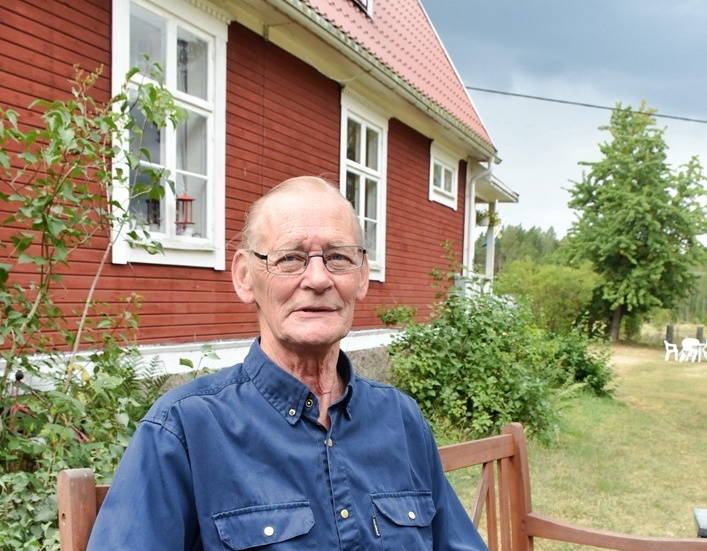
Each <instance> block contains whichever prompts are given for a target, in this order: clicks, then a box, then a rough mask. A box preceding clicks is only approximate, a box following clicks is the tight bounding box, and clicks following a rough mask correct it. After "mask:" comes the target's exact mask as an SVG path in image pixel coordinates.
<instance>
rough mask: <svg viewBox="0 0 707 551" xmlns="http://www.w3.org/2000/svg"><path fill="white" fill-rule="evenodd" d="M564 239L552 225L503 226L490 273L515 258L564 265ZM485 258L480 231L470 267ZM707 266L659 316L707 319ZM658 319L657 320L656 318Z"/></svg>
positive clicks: (480, 269) (476, 267)
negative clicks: (688, 290) (678, 300)
mask: <svg viewBox="0 0 707 551" xmlns="http://www.w3.org/2000/svg"><path fill="white" fill-rule="evenodd" d="M563 241H564V239H558V237H557V234H556V233H555V230H554V229H553V228H550V229H548V230H543V229H541V228H539V227H535V226H534V227H532V228H530V229H524V228H523V227H522V226H506V227H503V228H502V229H501V230H500V231H499V232H498V234H497V236H496V239H495V254H494V257H495V259H494V262H495V265H494V274H495V275H496V276H498V275H499V274H502V273H503V271H504V270H505V269H506V268H507V267H508V266H510V265H511V264H512V263H513V262H517V261H526V262H528V261H530V262H533V263H535V264H557V265H561V266H565V265H568V262H567V260H566V257H565V255H564V254H563V252H562V244H563ZM485 259H486V232H481V234H480V235H479V236H478V237H477V239H476V242H475V252H474V270H475V271H476V272H478V273H483V272H484V261H485ZM705 274H707V266H703V267H702V268H701V269H700V270H698V275H700V282H699V285H698V288H697V290H696V292H695V293H693V294H692V295H691V296H690V297H688V298H687V299H685V300H684V301H683V302H682V303H681V304H680V305H679V306H678V307H676V308H674V309H673V310H672V311H670V312H663V314H662V317H663V318H664V319H665V320H666V321H670V322H675V323H679V322H684V323H707V277H705ZM656 321H658V320H656Z"/></svg>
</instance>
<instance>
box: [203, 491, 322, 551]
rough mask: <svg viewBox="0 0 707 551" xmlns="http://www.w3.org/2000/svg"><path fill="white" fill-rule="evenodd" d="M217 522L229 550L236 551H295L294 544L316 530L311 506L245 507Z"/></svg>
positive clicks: (214, 517) (224, 513)
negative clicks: (264, 548)
mask: <svg viewBox="0 0 707 551" xmlns="http://www.w3.org/2000/svg"><path fill="white" fill-rule="evenodd" d="M213 519H214V522H215V524H216V529H217V530H218V533H219V536H220V538H221V541H222V542H223V543H224V545H225V547H226V548H227V549H234V550H236V551H240V550H241V549H252V548H260V547H266V548H268V549H270V548H272V549H273V550H275V549H277V550H282V551H285V550H286V549H294V548H295V547H294V546H292V547H290V545H291V544H292V543H293V542H292V540H294V539H295V538H297V537H298V536H302V535H304V534H307V533H308V532H309V531H310V530H311V529H312V526H314V514H313V513H312V509H311V507H310V506H309V503H308V502H293V503H281V504H271V505H259V506H254V507H245V508H243V509H235V510H233V511H226V512H223V513H217V514H215V515H214V516H213ZM288 542H290V543H288ZM294 545H297V544H296V543H295V544H294Z"/></svg>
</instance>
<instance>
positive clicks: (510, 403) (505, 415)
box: [389, 287, 559, 442]
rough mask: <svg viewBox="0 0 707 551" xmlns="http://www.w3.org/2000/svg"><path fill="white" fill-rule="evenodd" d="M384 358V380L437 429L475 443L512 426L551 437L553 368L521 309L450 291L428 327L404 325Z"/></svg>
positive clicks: (554, 396) (555, 419)
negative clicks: (408, 397)
mask: <svg viewBox="0 0 707 551" xmlns="http://www.w3.org/2000/svg"><path fill="white" fill-rule="evenodd" d="M389 355H390V365H391V379H392V381H393V382H394V383H395V384H396V385H398V386H399V387H400V388H401V389H402V390H403V391H405V392H407V393H409V394H410V395H412V396H413V397H414V398H415V399H416V400H417V401H418V402H419V404H420V406H421V408H422V410H423V412H424V413H425V415H426V416H427V418H428V419H430V420H431V421H432V423H433V424H436V425H438V428H439V429H441V430H442V431H447V430H449V429H453V430H454V432H456V433H457V434H458V437H465V438H479V437H484V436H488V435H491V434H496V433H498V432H500V429H501V428H502V427H503V425H505V424H506V423H509V422H511V421H520V422H522V423H523V424H524V425H525V427H526V429H527V430H528V431H529V433H531V434H533V435H535V436H536V437H538V438H539V439H540V440H542V441H545V442H550V441H551V440H552V439H553V438H554V435H555V433H556V429H557V423H558V420H559V418H558V413H557V411H558V409H557V406H556V404H555V402H556V400H557V393H556V392H555V390H554V389H553V388H552V387H551V385H550V382H551V381H552V380H553V379H554V377H552V376H551V371H552V368H553V366H552V365H550V364H548V362H546V361H544V359H543V358H546V357H547V356H548V353H547V351H546V350H545V344H544V338H543V334H542V332H541V331H540V330H538V329H537V328H535V327H534V326H533V324H532V322H531V318H530V315H529V312H528V310H527V309H526V308H524V307H523V306H520V305H515V304H512V303H510V302H508V301H506V300H504V299H502V298H499V297H496V296H494V295H474V296H471V297H466V296H464V294H463V293H462V291H461V289H460V288H459V287H452V288H451V289H449V291H448V293H447V295H446V296H445V297H444V299H443V300H442V301H440V302H439V303H437V304H436V305H435V306H434V308H433V314H432V316H431V318H430V320H429V323H425V324H422V323H414V324H410V325H407V326H406V327H405V328H404V329H403V330H402V331H401V332H400V333H399V334H398V335H396V337H394V339H393V342H392V343H391V345H390V346H389Z"/></svg>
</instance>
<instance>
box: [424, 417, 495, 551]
mask: <svg viewBox="0 0 707 551" xmlns="http://www.w3.org/2000/svg"><path fill="white" fill-rule="evenodd" d="M427 433H428V435H429V438H430V441H431V443H430V444H429V446H428V450H429V457H430V461H431V464H432V476H433V495H434V500H435V508H436V509H437V513H436V514H435V517H434V519H433V521H432V532H433V542H434V550H435V551H488V547H487V546H486V543H484V540H483V539H482V537H481V535H480V534H479V531H478V530H477V529H476V526H474V523H473V522H472V521H471V518H470V517H469V514H468V513H467V511H466V509H465V508H464V506H463V505H462V503H461V501H459V498H458V497H457V494H456V492H455V491H454V488H452V485H451V484H450V483H449V480H448V479H447V476H446V475H445V473H444V469H443V467H442V461H441V459H440V457H439V450H438V448H437V444H436V443H435V441H434V436H433V435H432V430H431V429H429V427H428V431H427Z"/></svg>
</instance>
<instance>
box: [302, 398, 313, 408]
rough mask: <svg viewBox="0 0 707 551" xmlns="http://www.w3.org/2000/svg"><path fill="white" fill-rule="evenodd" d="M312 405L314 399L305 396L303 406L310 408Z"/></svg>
mask: <svg viewBox="0 0 707 551" xmlns="http://www.w3.org/2000/svg"><path fill="white" fill-rule="evenodd" d="M313 405H314V400H312V399H311V398H307V400H305V402H304V406H305V407H307V408H311V407H312V406H313Z"/></svg>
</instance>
